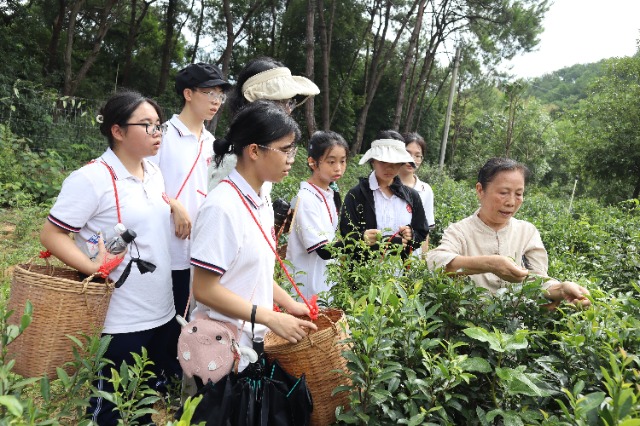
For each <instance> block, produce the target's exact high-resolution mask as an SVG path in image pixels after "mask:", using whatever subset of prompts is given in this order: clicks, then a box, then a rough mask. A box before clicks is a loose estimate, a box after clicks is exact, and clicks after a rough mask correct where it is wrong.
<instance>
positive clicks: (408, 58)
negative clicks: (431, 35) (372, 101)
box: [392, 0, 426, 130]
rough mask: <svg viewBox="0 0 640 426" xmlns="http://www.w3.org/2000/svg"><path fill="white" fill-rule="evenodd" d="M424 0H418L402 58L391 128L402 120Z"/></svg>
mask: <svg viewBox="0 0 640 426" xmlns="http://www.w3.org/2000/svg"><path fill="white" fill-rule="evenodd" d="M425 3H426V0H420V5H419V6H418V16H416V23H415V25H414V27H413V31H412V32H411V38H410V39H409V46H408V47H407V53H406V55H405V58H404V65H403V67H402V75H401V76H400V86H399V87H398V99H397V101H396V112H395V116H394V118H393V124H392V128H393V129H394V130H398V129H399V128H400V121H401V120H402V108H403V106H404V94H405V90H406V87H407V78H408V76H409V69H410V68H411V64H412V63H413V62H414V58H415V54H416V52H417V49H416V46H417V44H418V37H419V36H420V29H421V28H422V16H423V15H424V7H425Z"/></svg>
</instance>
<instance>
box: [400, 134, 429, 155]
mask: <svg viewBox="0 0 640 426" xmlns="http://www.w3.org/2000/svg"><path fill="white" fill-rule="evenodd" d="M402 137H403V138H404V144H405V145H409V144H410V143H417V144H418V146H419V147H420V149H421V150H422V155H423V156H425V155H426V154H427V143H426V142H425V141H424V138H423V137H422V136H420V134H418V133H416V132H410V133H404V134H403V135H402Z"/></svg>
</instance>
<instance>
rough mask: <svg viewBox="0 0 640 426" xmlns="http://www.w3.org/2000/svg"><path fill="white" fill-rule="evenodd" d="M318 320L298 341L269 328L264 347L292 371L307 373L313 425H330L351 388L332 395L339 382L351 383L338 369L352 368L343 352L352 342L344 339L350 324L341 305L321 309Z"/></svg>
mask: <svg viewBox="0 0 640 426" xmlns="http://www.w3.org/2000/svg"><path fill="white" fill-rule="evenodd" d="M314 323H315V324H316V325H317V326H318V331H315V332H311V333H309V335H308V336H307V338H306V339H303V340H302V341H300V342H298V343H296V344H293V343H290V342H289V341H287V340H285V339H283V338H281V337H279V336H278V335H276V334H275V333H272V332H270V331H269V332H267V335H266V336H265V340H264V351H265V354H266V356H267V359H268V360H269V361H271V362H272V361H273V360H275V359H277V360H278V362H279V363H280V365H281V366H282V367H283V368H284V369H285V370H286V371H287V372H288V373H290V374H292V375H294V376H300V375H302V374H303V373H304V374H305V375H306V379H307V384H308V386H309V391H310V392H311V397H312V398H313V412H312V413H311V426H326V425H330V424H332V423H334V422H335V421H336V416H335V411H336V407H338V406H340V405H342V406H346V405H348V399H349V395H348V393H347V392H340V393H338V394H336V395H334V396H332V395H331V393H332V392H333V390H334V389H335V388H336V387H337V386H340V385H348V384H349V383H350V382H349V380H348V379H347V377H345V376H344V375H342V374H340V372H336V371H334V370H341V371H343V372H345V373H347V372H348V370H347V360H346V359H345V358H344V357H343V356H342V354H341V352H342V351H343V350H347V349H348V345H346V344H345V343H341V342H340V341H341V340H343V339H346V338H347V330H348V326H347V321H346V317H345V314H344V312H343V311H341V310H338V309H323V310H320V315H319V316H318V319H317V320H316V321H314Z"/></svg>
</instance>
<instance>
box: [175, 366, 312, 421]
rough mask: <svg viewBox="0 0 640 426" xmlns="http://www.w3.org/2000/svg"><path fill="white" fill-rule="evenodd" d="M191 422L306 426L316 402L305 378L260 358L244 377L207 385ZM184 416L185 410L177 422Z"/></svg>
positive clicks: (198, 393)
mask: <svg viewBox="0 0 640 426" xmlns="http://www.w3.org/2000/svg"><path fill="white" fill-rule="evenodd" d="M198 395H202V401H200V403H199V404H198V406H197V407H196V409H195V412H194V414H193V417H192V419H191V421H192V422H193V423H194V424H197V423H198V422H203V421H204V422H205V424H206V425H207V426H267V425H268V426H305V425H308V424H309V420H310V417H311V411H312V410H313V402H312V400H311V394H310V393H309V389H308V387H307V382H306V378H305V375H304V374H303V375H302V376H300V377H299V378H296V377H294V376H292V375H290V374H289V373H287V372H286V371H285V370H284V369H283V368H282V367H281V366H280V364H279V363H278V361H277V360H276V361H274V362H273V363H269V362H268V361H267V360H266V358H265V357H264V355H263V356H261V357H260V358H259V359H258V361H257V362H255V363H252V364H249V366H248V367H247V368H246V369H245V370H244V371H243V372H241V373H239V374H235V373H234V372H231V373H230V374H228V375H226V376H224V377H223V378H222V379H220V380H219V381H218V382H216V383H213V382H211V381H210V382H208V383H207V384H206V385H204V386H203V387H202V388H201V389H200V390H198V392H197V393H196V396H198ZM181 415H182V408H181V409H180V410H179V411H178V412H177V413H176V418H180V416H181Z"/></svg>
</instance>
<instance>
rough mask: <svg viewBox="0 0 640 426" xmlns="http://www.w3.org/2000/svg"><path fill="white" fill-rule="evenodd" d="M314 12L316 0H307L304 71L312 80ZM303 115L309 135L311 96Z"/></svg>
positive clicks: (313, 122)
mask: <svg viewBox="0 0 640 426" xmlns="http://www.w3.org/2000/svg"><path fill="white" fill-rule="evenodd" d="M315 14H316V2H315V0H307V35H306V43H305V45H306V51H307V63H306V67H305V68H306V69H305V72H306V74H307V77H308V78H309V79H311V80H313V77H314V71H315V69H314V64H315V49H314V48H315V44H316V43H315V31H314V30H315ZM304 112H305V117H306V120H307V132H308V133H309V136H311V135H312V134H313V132H315V131H316V118H315V115H314V99H313V97H311V98H310V99H309V100H308V101H307V102H306V104H305V107H304Z"/></svg>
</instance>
